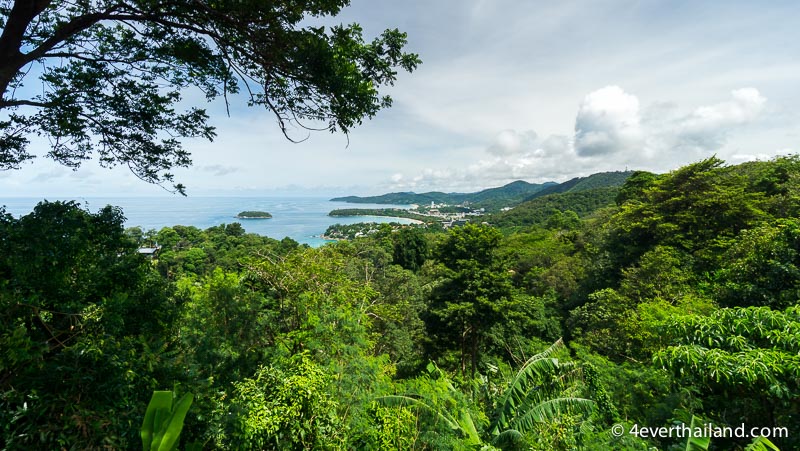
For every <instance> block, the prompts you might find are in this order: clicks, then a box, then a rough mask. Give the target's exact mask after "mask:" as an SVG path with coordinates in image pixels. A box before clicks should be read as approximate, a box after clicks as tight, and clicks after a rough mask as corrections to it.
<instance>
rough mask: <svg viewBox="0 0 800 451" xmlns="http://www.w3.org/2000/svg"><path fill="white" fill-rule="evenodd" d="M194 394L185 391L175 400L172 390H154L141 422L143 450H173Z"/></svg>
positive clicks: (176, 444) (175, 447) (176, 446)
mask: <svg viewBox="0 0 800 451" xmlns="http://www.w3.org/2000/svg"><path fill="white" fill-rule="evenodd" d="M193 400H194V395H193V394H191V393H187V394H185V395H183V396H182V397H181V398H180V399H179V400H178V401H177V402H175V393H174V392H172V391H154V392H153V397H152V398H150V404H148V405H147V412H145V414H144V421H143V422H142V429H141V435H142V449H143V450H144V451H174V450H176V449H178V441H179V439H180V435H181V431H182V430H183V420H184V418H186V412H188V411H189V407H190V406H191V405H192V401H193Z"/></svg>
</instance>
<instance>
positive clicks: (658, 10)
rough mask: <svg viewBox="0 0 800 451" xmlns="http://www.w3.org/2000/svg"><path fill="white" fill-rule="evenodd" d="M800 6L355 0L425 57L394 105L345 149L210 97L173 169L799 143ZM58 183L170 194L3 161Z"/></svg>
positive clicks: (355, 188)
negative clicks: (202, 136)
mask: <svg viewBox="0 0 800 451" xmlns="http://www.w3.org/2000/svg"><path fill="white" fill-rule="evenodd" d="M797 17H800V3H798V2H769V1H768V2H737V1H704V2H697V1H687V2H681V1H669V2H667V1H622V0H619V1H617V0H604V1H575V2H570V1H559V2H552V1H524V2H521V1H506V0H436V1H429V0H428V1H421V0H406V1H403V2H397V1H391V0H355V1H353V2H352V4H351V6H350V7H348V8H347V9H346V10H345V11H343V12H342V14H341V15H340V16H338V17H337V18H336V19H335V21H336V22H346V23H349V22H359V23H360V24H361V25H362V26H363V27H364V30H365V35H366V36H367V37H368V38H371V37H372V36H374V35H377V34H379V33H380V32H381V31H382V30H383V29H385V28H395V27H397V28H400V29H401V30H403V31H406V32H407V33H408V35H409V46H408V48H409V50H411V51H414V52H417V53H419V54H420V56H421V58H422V60H423V64H422V66H420V68H419V69H418V70H417V71H416V72H414V73H413V74H410V75H409V74H401V75H400V77H399V80H398V82H397V84H396V85H395V86H394V87H392V88H390V89H388V90H387V92H388V93H389V94H391V95H392V96H393V97H394V100H395V103H394V106H393V107H392V108H391V109H389V110H385V111H382V112H381V113H379V115H378V117H376V118H375V119H373V120H372V121H368V122H365V123H364V125H362V126H361V127H359V128H357V129H355V130H353V131H352V133H351V134H350V136H349V146H348V139H347V138H346V137H344V136H342V135H330V134H328V133H325V132H322V133H315V134H312V135H311V137H310V138H309V139H308V140H307V141H305V142H303V143H302V144H292V143H290V142H288V141H287V140H285V138H283V136H282V135H281V133H280V131H279V129H278V127H277V125H276V124H275V121H274V119H273V118H272V117H271V115H270V114H268V113H266V112H264V111H263V110H256V109H247V108H238V107H237V108H234V109H233V111H232V116H231V117H227V115H226V114H225V112H224V108H223V106H222V105H221V104H220V103H215V104H211V105H206V107H207V108H208V109H209V112H210V113H211V115H212V122H213V124H214V125H215V126H216V127H217V132H218V137H217V139H216V140H215V141H214V142H213V143H208V142H203V141H187V142H186V143H185V144H186V147H187V149H189V150H190V151H191V152H192V154H193V160H194V165H193V166H192V168H190V169H186V170H177V171H175V173H176V176H177V178H178V180H179V181H180V182H182V183H184V184H185V185H187V187H188V192H189V195H220V194H222V195H286V194H294V195H334V194H336V195H338V194H379V193H383V192H388V191H400V190H402V191H405V190H413V191H417V192H421V191H427V190H444V191H476V190H479V189H483V188H487V187H492V186H499V185H502V184H505V183H508V182H511V181H513V180H518V179H521V180H527V181H530V182H544V181H550V180H552V181H563V180H567V179H569V178H571V177H575V176H583V175H588V174H591V173H594V172H599V171H607V170H624V169H625V168H628V169H647V170H652V171H657V172H664V171H669V170H671V169H675V168H677V167H679V166H681V165H684V164H687V163H690V162H693V161H697V160H699V159H702V158H705V157H708V156H711V155H715V154H716V155H717V156H719V157H720V158H722V159H724V160H726V161H728V162H729V163H739V162H742V161H747V160H752V159H757V158H758V159H767V158H771V157H773V156H775V155H779V154H789V153H797V152H798V150H799V149H798V147H799V146H798V138H800V113H798V111H800V110H798V108H797V107H796V105H798V103H800V89H798V86H800V59H798V57H797V56H798V50H800V44H798V43H800V31H798V30H800V27H797V26H796V25H797V20H796V18H797ZM187 97H189V98H191V97H192V93H187ZM297 136H298V137H304V136H305V135H303V134H300V133H299V132H298V135H297ZM37 145H38V146H44V143H38V144H37ZM40 149H42V150H41V151H40V152H41V153H43V149H44V148H43V147H40ZM55 195H57V196H93V195H154V196H158V195H166V194H165V193H164V191H163V190H161V189H160V188H158V187H155V186H150V185H147V184H145V183H143V182H141V181H139V180H138V179H136V178H135V177H133V176H132V175H131V174H129V173H128V172H127V170H126V169H123V168H116V169H113V170H108V169H102V168H99V167H97V166H96V165H95V164H94V163H88V164H85V165H84V166H83V167H82V168H80V169H79V170H78V171H71V170H69V169H66V168H62V167H59V166H58V165H56V164H54V163H52V162H49V161H47V160H46V159H44V158H39V159H37V161H35V162H34V163H32V164H27V165H25V166H23V168H22V169H21V170H18V171H7V172H0V196H55Z"/></svg>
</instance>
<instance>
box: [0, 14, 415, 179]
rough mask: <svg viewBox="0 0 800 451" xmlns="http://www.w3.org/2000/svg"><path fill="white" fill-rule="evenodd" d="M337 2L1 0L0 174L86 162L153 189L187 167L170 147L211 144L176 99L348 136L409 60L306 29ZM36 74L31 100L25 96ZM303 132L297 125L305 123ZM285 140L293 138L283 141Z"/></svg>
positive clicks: (202, 123) (398, 38)
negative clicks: (198, 95)
mask: <svg viewBox="0 0 800 451" xmlns="http://www.w3.org/2000/svg"><path fill="white" fill-rule="evenodd" d="M348 4H349V1H348V0H282V1H266V0H81V1H77V2H76V1H66V0H0V26H2V27H3V32H2V35H0V113H2V114H3V116H0V169H4V170H7V169H16V168H19V166H20V164H21V163H22V162H24V161H26V160H29V159H31V158H33V157H34V155H32V154H31V153H29V152H28V146H29V144H30V140H29V136H30V135H31V134H36V135H39V136H43V137H46V138H48V139H49V140H50V141H51V143H52V148H51V149H50V151H49V152H48V154H47V156H48V157H49V158H52V159H53V160H55V161H57V162H59V163H61V164H63V165H65V166H69V167H73V168H76V167H78V166H80V164H81V163H82V162H83V161H84V160H87V159H89V158H91V157H92V155H93V154H94V155H96V156H97V157H98V158H99V162H100V164H101V165H103V166H106V167H110V166H114V165H127V166H128V167H129V168H130V169H131V171H132V172H133V173H134V174H135V175H136V176H137V177H139V178H141V179H142V180H144V181H147V182H150V183H159V184H160V183H164V182H170V183H173V188H174V189H175V190H177V191H179V192H182V193H183V191H184V187H183V186H182V185H181V184H179V183H178V184H174V177H173V175H172V174H171V173H170V172H169V170H170V169H171V168H174V167H186V166H188V165H189V164H190V163H191V160H190V158H189V153H188V152H187V151H186V150H185V149H184V148H183V147H182V145H181V142H180V138H190V137H201V138H205V139H209V140H211V139H213V138H214V136H215V132H214V128H213V127H212V126H210V125H208V122H207V121H208V115H207V114H206V111H205V110H204V109H202V108H190V109H188V110H187V111H185V112H178V111H176V107H177V106H178V104H179V103H180V102H181V99H182V96H181V90H182V89H185V88H188V87H191V86H194V87H197V88H199V89H200V90H201V91H202V92H203V94H204V95H205V97H206V98H207V99H208V100H211V99H215V98H218V97H223V98H224V99H225V102H226V104H227V102H228V99H229V97H228V96H229V95H232V94H235V93H238V92H239V91H240V90H243V91H244V92H245V94H246V96H245V97H246V99H247V104H248V105H249V106H260V107H264V108H266V109H267V110H268V111H271V112H272V113H273V114H274V115H275V117H276V119H277V121H278V124H279V126H280V129H281V131H282V132H283V133H284V135H287V138H288V134H287V127H288V125H289V124H296V125H299V126H300V127H303V128H306V129H312V128H316V129H323V130H329V131H331V132H334V131H342V132H345V133H347V131H348V130H349V129H350V128H352V127H353V126H355V125H357V124H359V123H360V122H361V121H362V120H363V118H365V117H366V118H371V117H373V116H374V115H375V114H376V113H377V112H378V111H379V110H380V109H381V108H384V107H388V106H390V105H391V98H390V97H388V96H381V95H380V94H379V91H378V89H379V87H381V86H384V85H391V84H393V83H394V81H395V79H396V77H397V69H398V68H400V69H404V70H407V71H412V70H413V69H414V68H415V67H416V66H417V65H418V64H419V63H420V60H419V58H418V56H417V55H416V54H411V53H404V52H403V47H404V46H405V44H406V35H405V33H402V32H400V31H399V30H396V29H395V30H387V31H385V32H384V33H383V34H382V35H381V36H380V37H378V38H376V39H375V40H373V41H372V42H369V43H367V42H365V41H364V39H363V37H362V29H361V27H360V26H359V25H358V24H351V25H347V26H344V25H339V26H334V27H331V28H330V29H326V28H325V27H313V26H303V25H302V24H303V23H304V22H305V21H307V19H309V18H311V17H316V18H324V17H328V16H335V15H336V14H338V13H339V12H340V11H341V9H342V8H343V7H345V6H347V5H348ZM36 74H38V75H39V80H40V81H41V86H42V87H41V89H40V88H39V87H38V84H37V89H36V90H35V94H34V91H33V90H30V89H26V88H25V87H24V85H25V83H26V82H27V81H28V80H29V79H30V78H31V77H33V76H35V75H36ZM306 121H308V125H307V124H306ZM290 139H291V138H290Z"/></svg>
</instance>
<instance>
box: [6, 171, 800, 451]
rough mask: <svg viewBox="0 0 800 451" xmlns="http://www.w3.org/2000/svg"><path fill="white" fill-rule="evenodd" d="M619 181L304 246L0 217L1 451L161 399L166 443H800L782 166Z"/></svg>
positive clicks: (223, 232) (797, 232)
mask: <svg viewBox="0 0 800 451" xmlns="http://www.w3.org/2000/svg"><path fill="white" fill-rule="evenodd" d="M625 179H626V180H625V182H624V184H622V185H621V186H619V187H608V186H607V185H605V187H602V188H597V187H593V186H591V185H587V186H585V187H584V188H585V189H582V190H578V191H567V192H563V193H552V194H550V195H546V196H542V197H539V198H537V199H533V200H531V201H529V202H527V203H526V204H523V205H521V206H519V207H517V208H515V209H514V210H511V211H509V212H507V213H503V214H499V215H496V216H493V217H489V218H488V221H487V222H488V224H480V225H479V224H474V223H471V224H467V225H465V226H463V227H455V228H452V229H450V230H447V231H432V230H431V231H426V230H424V229H421V228H413V227H399V226H398V227H381V228H379V229H377V231H376V233H372V234H370V235H369V236H366V237H363V238H357V239H354V240H350V241H340V242H337V243H332V244H328V245H325V246H323V247H321V248H318V249H311V248H308V247H306V246H300V245H298V244H297V243H296V242H293V241H292V240H289V239H285V240H283V241H276V240H272V239H268V238H263V237H259V236H255V235H251V234H246V233H244V230H243V229H242V227H241V226H240V225H238V224H230V225H220V226H218V227H214V228H210V229H208V230H199V229H196V228H193V227H184V226H174V227H168V228H164V229H162V230H159V231H142V230H139V229H127V230H125V229H124V228H123V225H122V224H123V214H124V212H121V211H119V210H117V209H115V208H112V207H108V208H106V209H103V210H101V211H98V212H96V213H89V212H87V211H86V210H84V209H83V208H82V207H81V206H79V205H77V204H75V203H58V202H57V203H41V204H40V205H39V206H37V207H36V209H35V210H34V212H32V213H31V214H29V215H26V216H24V217H21V218H15V217H12V216H11V215H8V214H5V213H2V214H0V323H2V324H3V325H4V327H3V328H2V329H0V443H2V445H3V446H2V447H3V448H4V449H62V448H64V449H99V448H105V449H128V448H138V447H139V446H140V444H141V443H142V442H141V438H140V435H139V428H140V426H141V424H142V419H143V418H144V413H145V409H146V407H147V403H148V401H149V400H150V397H151V395H152V393H153V391H154V390H173V389H174V390H175V392H176V393H177V394H178V395H181V394H184V393H192V394H194V403H193V404H192V405H191V407H190V409H189V411H188V414H187V416H186V421H185V425H184V428H183V432H182V433H181V437H180V441H181V445H180V449H231V450H240V449H376V450H390V449H397V450H401V449H442V450H451V449H503V450H510V449H536V450H572V449H583V450H598V449H614V450H617V449H619V450H649V449H660V450H671V449H705V448H708V449H720V450H722V449H725V450H727V449H734V450H735V449H745V448H746V447H748V446H749V445H751V444H752V443H754V442H755V441H754V439H755V437H753V436H748V437H730V436H727V437H721V436H719V437H718V436H715V437H711V441H710V445H707V444H706V445H702V444H701V445H699V446H701V447H700V448H687V439H686V437H685V436H684V437H678V436H674V435H673V436H654V435H655V434H651V435H649V436H648V437H646V438H642V437H637V436H634V435H633V434H631V433H629V431H631V430H632V429H634V428H636V427H651V428H657V427H671V426H674V425H679V424H681V423H685V424H687V425H688V424H690V422H691V421H692V419H693V418H694V421H695V422H702V423H704V424H709V423H710V424H713V425H715V426H719V427H731V428H736V427H739V426H740V425H742V424H743V425H746V427H747V430H748V431H750V430H751V429H752V428H759V429H757V430H758V431H762V432H761V434H767V435H769V434H771V436H770V437H768V438H769V440H770V441H771V442H772V443H774V444H775V445H776V446H777V447H778V448H780V449H783V450H792V449H798V448H800V420H799V419H798V412H800V305H798V298H800V219H798V216H800V159H799V158H797V157H784V158H778V159H776V160H773V161H767V162H751V163H746V164H741V165H735V166H728V165H725V164H724V163H723V162H722V161H720V160H718V159H715V158H711V159H708V160H704V161H700V162H697V163H695V164H691V165H688V166H685V167H682V168H679V169H677V170H674V171H672V172H670V173H667V174H661V175H658V174H651V173H647V172H636V173H633V174H627V175H626V177H625ZM481 221H483V219H481ZM154 243H158V245H160V246H161V249H160V253H159V254H157V255H156V256H154V257H153V258H152V259H150V258H148V257H145V256H143V255H140V254H139V253H138V252H137V248H138V247H140V246H145V245H147V246H149V245H152V244H154ZM618 427H619V428H622V429H621V430H622V431H623V433H622V434H618V433H617V431H619V429H618ZM761 428H765V429H761ZM774 428H777V429H774ZM780 428H785V429H780ZM764 443H766V442H763V441H762V442H760V445H755V446H762V447H764V448H758V447H756V448H751V449H768V448H766V445H765V444H764ZM191 447H193V448H191Z"/></svg>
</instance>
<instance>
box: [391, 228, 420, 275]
mask: <svg viewBox="0 0 800 451" xmlns="http://www.w3.org/2000/svg"><path fill="white" fill-rule="evenodd" d="M392 256H393V261H394V263H395V264H398V265H400V266H402V267H403V268H405V269H410V270H411V271H417V270H418V269H419V268H420V267H422V264H423V263H425V260H426V259H427V256H428V241H427V240H426V239H425V234H424V233H423V232H422V230H420V229H417V228H413V227H404V228H402V229H400V231H399V232H397V234H396V236H395V237H394V248H393V250H392Z"/></svg>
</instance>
